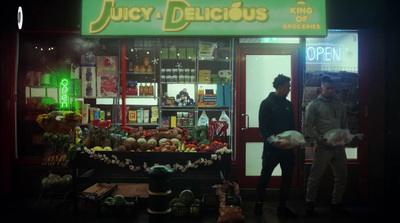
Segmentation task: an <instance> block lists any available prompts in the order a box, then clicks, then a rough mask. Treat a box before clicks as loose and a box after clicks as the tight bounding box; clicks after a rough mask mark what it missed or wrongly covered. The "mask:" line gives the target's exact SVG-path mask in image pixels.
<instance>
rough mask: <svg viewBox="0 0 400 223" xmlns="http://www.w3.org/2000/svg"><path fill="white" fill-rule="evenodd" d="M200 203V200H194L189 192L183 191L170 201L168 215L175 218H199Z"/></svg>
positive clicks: (187, 190)
mask: <svg viewBox="0 0 400 223" xmlns="http://www.w3.org/2000/svg"><path fill="white" fill-rule="evenodd" d="M202 203H203V202H202V201H201V200H200V199H195V196H194V194H193V192H192V191H191V190H189V189H186V190H183V191H181V193H180V194H179V196H178V197H175V198H172V199H171V200H170V202H169V207H170V209H171V212H170V214H171V216H172V217H175V218H187V217H194V218H199V217H201V216H202V213H201V211H202V206H203V205H202Z"/></svg>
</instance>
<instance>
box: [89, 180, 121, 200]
mask: <svg viewBox="0 0 400 223" xmlns="http://www.w3.org/2000/svg"><path fill="white" fill-rule="evenodd" d="M117 187H118V186H117V184H108V183H96V184H94V185H92V186H90V187H88V188H86V189H85V190H84V191H83V192H82V194H83V196H85V197H86V198H89V199H91V200H97V199H102V198H104V197H106V196H108V195H110V194H111V193H112V192H113V191H114V190H116V189H117Z"/></svg>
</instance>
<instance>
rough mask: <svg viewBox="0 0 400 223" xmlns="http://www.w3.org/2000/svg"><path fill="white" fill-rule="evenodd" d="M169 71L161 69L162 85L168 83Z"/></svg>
mask: <svg viewBox="0 0 400 223" xmlns="http://www.w3.org/2000/svg"><path fill="white" fill-rule="evenodd" d="M166 75H167V71H166V69H165V68H163V69H161V83H166V82H167V76H166Z"/></svg>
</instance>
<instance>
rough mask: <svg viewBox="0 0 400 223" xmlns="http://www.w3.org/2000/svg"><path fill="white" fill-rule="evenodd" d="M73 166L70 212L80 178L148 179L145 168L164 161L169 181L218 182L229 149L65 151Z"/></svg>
mask: <svg viewBox="0 0 400 223" xmlns="http://www.w3.org/2000/svg"><path fill="white" fill-rule="evenodd" d="M69 153H70V154H68V155H69V157H70V161H69V166H70V168H71V169H72V170H73V171H72V172H73V179H74V180H73V183H74V207H73V208H74V213H77V211H78V206H77V202H78V189H77V186H78V184H79V183H82V182H91V183H98V182H102V183H148V175H147V170H148V169H149V168H150V167H152V166H155V165H164V166H167V167H169V168H171V169H172V170H174V172H173V174H172V176H171V179H170V181H171V184H175V185H190V184H198V183H199V182H200V180H201V179H204V180H205V182H207V184H211V185H212V184H214V183H220V182H221V181H222V180H223V179H224V178H225V176H226V175H227V174H228V172H229V170H230V168H231V154H230V153H218V152H215V153H207V152H204V153H176V152H119V151H93V150H87V149H86V150H83V151H69Z"/></svg>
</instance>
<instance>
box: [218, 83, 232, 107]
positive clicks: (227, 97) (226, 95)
mask: <svg viewBox="0 0 400 223" xmlns="http://www.w3.org/2000/svg"><path fill="white" fill-rule="evenodd" d="M216 99H217V101H216V104H217V106H228V107H229V106H231V85H230V84H217V95H216Z"/></svg>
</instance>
